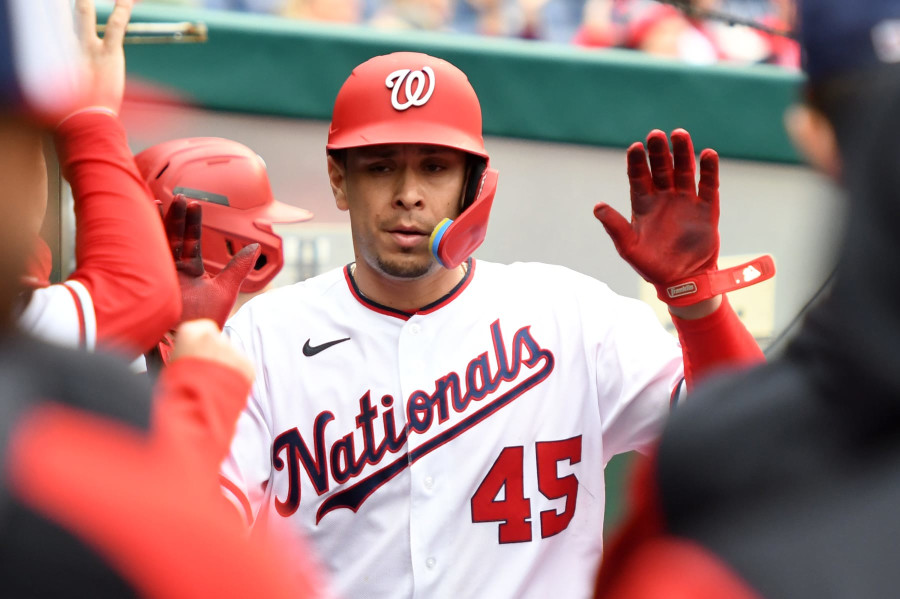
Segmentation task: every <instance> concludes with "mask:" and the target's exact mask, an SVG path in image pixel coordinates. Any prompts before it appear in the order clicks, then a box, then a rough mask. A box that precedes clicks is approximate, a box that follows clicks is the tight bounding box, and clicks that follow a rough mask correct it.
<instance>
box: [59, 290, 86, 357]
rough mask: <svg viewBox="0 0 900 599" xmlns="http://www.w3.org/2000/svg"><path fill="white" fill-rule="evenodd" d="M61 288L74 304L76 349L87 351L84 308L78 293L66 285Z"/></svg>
mask: <svg viewBox="0 0 900 599" xmlns="http://www.w3.org/2000/svg"><path fill="white" fill-rule="evenodd" d="M63 287H65V288H66V291H68V292H69V294H70V295H71V296H72V300H73V301H74V302H75V311H76V312H78V348H79V349H87V331H86V330H85V328H86V325H85V324H84V306H83V305H82V303H81V298H80V297H78V293H77V292H76V291H75V290H74V289H72V288H71V287H69V286H68V285H63Z"/></svg>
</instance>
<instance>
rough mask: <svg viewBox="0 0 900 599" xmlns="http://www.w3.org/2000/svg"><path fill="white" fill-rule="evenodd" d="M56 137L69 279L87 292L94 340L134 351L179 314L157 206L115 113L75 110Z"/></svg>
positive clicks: (146, 345)
mask: <svg viewBox="0 0 900 599" xmlns="http://www.w3.org/2000/svg"><path fill="white" fill-rule="evenodd" d="M55 143H56V151H57V155H58V156H59V162H60V166H61V167H62V173H63V176H64V177H65V178H66V180H68V181H69V184H70V185H71V186H72V194H73V196H74V198H75V222H76V241H75V257H76V261H77V268H76V270H75V272H74V273H72V275H71V277H70V278H71V279H77V280H78V281H80V282H81V283H82V284H84V286H85V287H86V288H87V289H88V291H89V292H90V294H91V298H92V299H93V302H94V310H95V313H96V317H97V345H98V347H101V348H105V349H110V350H114V351H117V352H120V353H125V354H126V356H127V357H129V358H133V357H137V356H138V355H140V354H141V353H143V351H145V350H147V349H149V348H150V347H152V346H153V345H154V344H156V342H158V341H159V339H160V338H161V337H162V336H163V334H164V333H165V332H166V331H168V330H169V329H170V328H173V327H174V325H175V324H176V323H177V322H178V318H179V317H180V315H181V292H180V290H179V288H178V279H177V277H176V274H175V267H174V266H173V264H172V256H171V253H170V252H169V246H168V242H167V240H166V235H165V232H164V231H163V226H162V223H161V222H160V218H159V212H158V210H157V208H156V206H155V205H154V203H153V200H152V197H151V195H150V191H149V190H148V189H147V186H146V185H145V184H144V182H143V181H142V180H141V178H140V176H139V175H138V171H137V167H136V166H135V164H134V158H133V156H132V154H131V150H130V149H129V147H128V142H127V138H126V136H125V131H124V129H123V128H122V125H121V123H120V122H119V120H118V119H117V118H116V117H114V116H112V115H110V114H107V113H102V112H82V113H77V114H75V115H73V116H71V117H69V118H68V119H66V120H65V121H64V122H63V123H62V124H61V125H60V126H59V128H58V129H57V130H56V135H55Z"/></svg>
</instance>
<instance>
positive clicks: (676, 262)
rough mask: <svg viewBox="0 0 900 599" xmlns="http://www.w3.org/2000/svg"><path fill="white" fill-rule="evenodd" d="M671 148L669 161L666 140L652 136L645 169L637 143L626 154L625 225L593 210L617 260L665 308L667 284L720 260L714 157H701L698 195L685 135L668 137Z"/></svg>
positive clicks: (601, 207)
mask: <svg viewBox="0 0 900 599" xmlns="http://www.w3.org/2000/svg"><path fill="white" fill-rule="evenodd" d="M672 147H673V149H674V160H673V157H672V154H671V153H670V152H669V142H668V140H667V139H666V134H665V133H663V132H662V131H660V130H658V129H654V130H653V131H651V132H650V134H649V135H648V136H647V148H648V149H649V156H650V166H649V167H648V166H647V155H646V154H645V153H644V145H643V144H642V143H641V142H635V143H634V144H632V145H631V147H630V148H628V154H627V156H628V181H629V183H630V186H631V222H630V223H629V222H628V221H627V220H625V218H624V217H623V216H622V215H621V214H619V213H618V212H616V210H615V209H613V208H612V207H610V206H609V205H607V204H604V203H603V202H600V203H599V204H597V205H596V206H594V216H595V217H597V219H598V220H599V221H600V222H601V223H603V227H604V228H605V229H606V232H607V233H609V236H610V237H611V238H612V240H613V243H614V244H615V246H616V250H618V252H619V255H620V256H622V258H624V259H625V261H626V262H628V263H629V264H630V265H631V266H632V267H633V268H634V269H635V270H636V271H637V272H638V274H640V275H641V276H642V277H643V278H644V279H645V280H646V281H647V282H648V283H652V284H653V285H654V286H655V287H656V289H657V292H658V293H657V294H658V296H659V298H660V299H661V300H663V301H665V302H667V303H672V302H671V300H670V298H669V296H667V294H666V290H667V288H669V286H670V285H671V284H672V283H674V282H678V281H681V280H684V279H687V278H689V277H694V276H696V275H699V274H702V273H705V272H708V271H715V270H716V267H717V264H716V263H717V260H718V257H719V155H718V154H717V153H716V152H715V150H710V149H706V150H703V152H702V153H701V154H700V185H699V191H698V188H697V186H696V185H695V183H694V172H695V162H694V146H693V143H692V142H691V136H690V134H688V132H687V131H685V130H684V129H676V130H675V131H673V132H672ZM673 164H674V169H673ZM698 299H700V298H698Z"/></svg>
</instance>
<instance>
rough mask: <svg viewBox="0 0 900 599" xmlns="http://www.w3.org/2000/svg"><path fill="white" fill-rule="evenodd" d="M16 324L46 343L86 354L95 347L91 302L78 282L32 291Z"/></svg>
mask: <svg viewBox="0 0 900 599" xmlns="http://www.w3.org/2000/svg"><path fill="white" fill-rule="evenodd" d="M18 324H19V328H20V329H22V330H24V331H26V332H28V333H30V334H31V335H33V336H35V337H37V338H38V339H41V340H43V341H47V342H49V343H55V344H57V345H62V346H65V347H75V348H80V349H86V350H88V351H93V350H94V348H95V346H96V342H97V319H96V317H95V315H94V300H93V298H91V294H90V292H89V291H88V290H87V289H86V288H85V286H84V285H82V284H81V282H79V281H75V280H68V281H65V282H64V283H59V284H56V285H49V286H47V287H41V288H39V289H35V290H33V291H32V292H31V297H30V299H29V301H28V305H27V306H26V307H25V309H24V311H23V312H22V313H21V314H20V315H19V319H18Z"/></svg>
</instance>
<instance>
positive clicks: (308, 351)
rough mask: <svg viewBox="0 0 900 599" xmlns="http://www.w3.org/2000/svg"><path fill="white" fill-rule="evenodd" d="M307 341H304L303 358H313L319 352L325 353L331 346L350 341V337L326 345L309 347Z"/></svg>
mask: <svg viewBox="0 0 900 599" xmlns="http://www.w3.org/2000/svg"><path fill="white" fill-rule="evenodd" d="M309 341H310V340H309V339H307V340H306V343H304V344H303V355H304V356H310V357H312V356H314V355H316V354H317V353H319V352H320V351H325V350H326V349H328V348H329V347H331V346H332V345H337V344H338V343H343V342H344V341H350V337H344V338H343V339H335V340H334V341H329V342H328V343H323V344H321V345H310V344H309Z"/></svg>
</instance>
